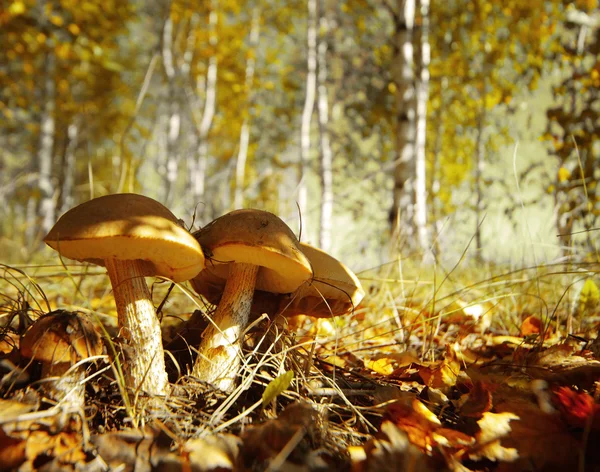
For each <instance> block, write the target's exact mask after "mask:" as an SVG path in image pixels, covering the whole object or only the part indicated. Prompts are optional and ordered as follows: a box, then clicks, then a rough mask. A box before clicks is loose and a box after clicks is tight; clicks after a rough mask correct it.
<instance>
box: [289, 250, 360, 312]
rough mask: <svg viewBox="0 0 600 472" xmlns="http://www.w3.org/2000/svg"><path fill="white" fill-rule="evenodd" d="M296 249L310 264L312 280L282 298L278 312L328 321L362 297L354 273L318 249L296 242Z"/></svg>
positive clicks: (347, 310) (355, 303) (352, 306)
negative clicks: (297, 246) (297, 244)
mask: <svg viewBox="0 0 600 472" xmlns="http://www.w3.org/2000/svg"><path fill="white" fill-rule="evenodd" d="M300 248H301V249H302V252H303V253H304V255H305V256H306V257H307V258H308V260H309V261H310V264H311V265H312V268H313V272H314V277H313V279H312V280H311V281H309V282H307V283H304V284H303V285H301V286H300V287H299V288H298V289H297V290H296V291H295V292H294V293H292V294H291V295H290V296H289V297H282V299H281V301H280V304H279V310H280V313H282V314H283V315H284V316H295V315H309V316H313V317H315V318H331V317H332V316H343V315H347V314H348V313H350V312H351V311H352V310H354V308H355V307H356V306H358V304H359V303H360V302H361V301H362V299H363V297H364V296H365V292H364V290H363V288H362V285H361V283H360V280H358V277H356V275H355V274H354V272H352V271H351V270H350V269H349V268H348V267H346V266H345V265H344V264H342V263H341V262H340V261H338V260H337V259H336V258H335V257H333V256H330V255H329V254H327V253H326V252H324V251H322V250H321V249H317V248H316V247H313V246H310V245H309V244H306V243H300Z"/></svg>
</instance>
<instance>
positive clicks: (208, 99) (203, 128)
mask: <svg viewBox="0 0 600 472" xmlns="http://www.w3.org/2000/svg"><path fill="white" fill-rule="evenodd" d="M217 20H218V17H217V11H216V10H213V11H211V12H210V15H209V17H208V29H209V31H210V37H209V38H210V39H209V42H210V45H211V47H213V48H216V46H217V41H218V37H217V33H216V26H217ZM217 67H218V66H217V58H216V56H212V57H211V58H210V59H209V60H208V69H207V71H206V81H199V82H201V83H203V85H204V86H203V87H198V86H196V92H194V93H199V94H202V93H203V94H204V109H203V112H202V118H201V120H200V123H199V124H198V157H197V160H196V162H195V165H194V166H193V169H192V172H190V180H191V190H192V202H193V205H194V207H195V206H196V205H197V204H199V203H201V202H202V200H203V198H204V192H205V187H206V170H207V167H208V132H209V131H210V127H211V125H212V120H213V117H214V115H215V102H216V96H217ZM202 88H203V89H204V90H200V89H202Z"/></svg>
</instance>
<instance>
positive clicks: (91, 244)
mask: <svg viewBox="0 0 600 472" xmlns="http://www.w3.org/2000/svg"><path fill="white" fill-rule="evenodd" d="M44 242H45V243H46V244H47V245H48V246H50V247H51V248H53V249H55V250H57V251H58V252H59V253H60V254H61V255H63V256H64V257H67V258H69V259H75V260H78V261H87V262H92V263H95V264H98V265H101V266H105V267H106V270H107V271H108V276H109V278H110V281H111V284H112V288H113V294H114V297H115V303H116V307H117V314H118V324H119V328H120V334H121V337H122V338H123V340H124V343H125V345H126V346H125V349H124V352H126V358H125V359H124V363H123V370H124V373H125V378H126V382H127V384H128V386H130V387H131V388H132V389H133V390H134V391H136V392H137V391H138V390H142V391H145V392H146V393H148V394H151V395H164V394H166V393H167V385H168V379H167V374H166V370H165V360H164V351H163V346H162V337H161V330H160V324H159V322H158V318H157V316H156V310H155V308H154V305H153V303H152V299H151V296H150V292H149V290H148V286H147V285H146V281H145V280H144V277H145V276H162V277H166V278H169V279H171V280H173V281H174V282H181V281H184V280H188V279H190V278H192V277H194V276H195V275H196V274H198V272H200V270H202V268H203V267H204V255H203V253H202V249H201V248H200V245H199V244H198V242H197V241H196V239H195V238H194V237H193V236H192V235H191V234H190V233H189V232H188V231H186V230H185V229H184V228H183V227H181V226H180V225H179V222H178V219H177V218H176V217H175V215H173V213H171V212H170V211H169V210H168V209H167V208H165V207H164V206H163V205H161V204H160V203H159V202H157V201H156V200H153V199H151V198H148V197H145V196H143V195H136V194H130V193H124V194H115V195H107V196H104V197H99V198H95V199H93V200H90V201H88V202H85V203H82V204H81V205H79V206H77V207H75V208H72V209H71V210H69V211H68V212H66V213H65V214H64V215H63V216H61V217H60V219H59V220H58V222H57V223H56V225H54V227H53V228H52V229H51V230H50V232H49V233H48V235H47V236H46V237H45V238H44Z"/></svg>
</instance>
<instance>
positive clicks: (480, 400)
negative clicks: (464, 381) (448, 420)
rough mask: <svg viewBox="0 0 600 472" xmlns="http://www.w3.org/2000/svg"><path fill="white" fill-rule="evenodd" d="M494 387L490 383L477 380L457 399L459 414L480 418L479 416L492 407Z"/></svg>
mask: <svg viewBox="0 0 600 472" xmlns="http://www.w3.org/2000/svg"><path fill="white" fill-rule="evenodd" d="M493 390H494V387H493V386H492V385H491V384H488V383H483V382H480V381H477V382H475V383H474V384H473V387H472V388H471V390H470V391H469V393H467V394H465V395H463V396H461V397H460V399H459V406H460V414H461V415H462V416H467V417H471V418H481V416H482V415H483V414H484V413H486V412H488V411H490V410H491V409H492V392H493Z"/></svg>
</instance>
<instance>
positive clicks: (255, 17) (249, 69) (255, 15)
mask: <svg viewBox="0 0 600 472" xmlns="http://www.w3.org/2000/svg"><path fill="white" fill-rule="evenodd" d="M259 20H260V14H259V10H258V7H256V6H255V7H254V8H253V9H252V25H251V26H250V38H249V48H250V51H249V52H248V59H247V60H246V82H245V87H246V93H247V94H248V98H247V110H246V117H245V118H244V122H243V123H242V129H241V132H240V148H239V150H238V155H237V160H236V165H235V189H234V198H233V205H234V208H242V206H243V204H244V181H245V177H246V161H247V159H248V145H249V143H250V107H251V106H252V95H253V94H252V89H253V87H254V85H253V82H254V71H255V68H256V49H257V47H258V39H259V35H260V21H259Z"/></svg>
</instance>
